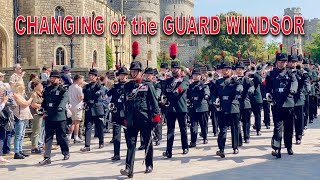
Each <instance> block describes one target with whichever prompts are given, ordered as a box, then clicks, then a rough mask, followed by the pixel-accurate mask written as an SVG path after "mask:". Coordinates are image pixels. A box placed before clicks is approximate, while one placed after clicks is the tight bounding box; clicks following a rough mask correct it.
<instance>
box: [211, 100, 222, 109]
mask: <svg viewBox="0 0 320 180" xmlns="http://www.w3.org/2000/svg"><path fill="white" fill-rule="evenodd" d="M213 105H214V107H215V108H216V109H217V111H221V110H222V108H221V104H220V99H219V98H217V99H216V101H215V102H213Z"/></svg>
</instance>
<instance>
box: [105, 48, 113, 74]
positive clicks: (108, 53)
mask: <svg viewBox="0 0 320 180" xmlns="http://www.w3.org/2000/svg"><path fill="white" fill-rule="evenodd" d="M112 67H113V56H112V50H111V48H110V47H109V46H108V45H106V68H107V70H110V69H112Z"/></svg>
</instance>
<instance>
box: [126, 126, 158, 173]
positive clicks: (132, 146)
mask: <svg viewBox="0 0 320 180" xmlns="http://www.w3.org/2000/svg"><path fill="white" fill-rule="evenodd" d="M151 130H152V127H151V125H149V124H146V123H139V124H135V125H134V126H132V127H128V128H127V144H128V149H127V158H126V169H129V172H130V173H133V166H134V159H135V152H136V144H137V137H138V133H139V132H140V134H141V135H142V137H143V139H144V141H145V142H146V148H145V152H146V153H147V156H146V159H145V161H146V167H148V166H152V167H153V145H152V143H150V144H149V149H148V152H147V146H148V143H149V141H150V138H151Z"/></svg>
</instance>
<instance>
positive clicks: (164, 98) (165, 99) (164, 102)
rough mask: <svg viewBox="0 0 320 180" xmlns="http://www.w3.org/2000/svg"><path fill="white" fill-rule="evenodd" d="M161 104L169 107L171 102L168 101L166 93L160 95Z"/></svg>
mask: <svg viewBox="0 0 320 180" xmlns="http://www.w3.org/2000/svg"><path fill="white" fill-rule="evenodd" d="M160 104H162V105H164V106H165V107H169V105H170V102H169V101H168V98H167V96H165V95H161V96H160Z"/></svg>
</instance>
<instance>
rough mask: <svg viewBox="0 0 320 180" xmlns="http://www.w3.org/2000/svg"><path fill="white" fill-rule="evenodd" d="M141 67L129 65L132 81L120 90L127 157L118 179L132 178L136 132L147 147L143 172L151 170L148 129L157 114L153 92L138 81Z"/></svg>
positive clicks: (152, 88)
mask: <svg viewBox="0 0 320 180" xmlns="http://www.w3.org/2000/svg"><path fill="white" fill-rule="evenodd" d="M142 73H143V72H142V65H141V63H140V62H139V61H133V62H132V63H131V65H130V74H131V76H132V78H133V80H132V81H130V82H128V83H126V84H125V86H124V95H125V99H124V105H125V124H126V127H127V143H128V150H127V157H126V168H125V169H122V170H120V173H121V174H122V175H125V176H128V177H129V178H132V177H133V166H134V158H135V151H136V142H137V136H138V133H139V132H140V133H141V135H142V137H143V139H144V140H145V142H146V143H147V145H146V149H145V153H146V159H145V161H146V171H145V173H151V172H152V170H153V145H152V143H151V141H152V137H151V133H152V129H153V128H154V127H156V125H157V123H159V122H160V112H159V106H158V101H157V99H156V95H155V89H154V87H153V85H152V84H151V83H150V82H145V81H142Z"/></svg>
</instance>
